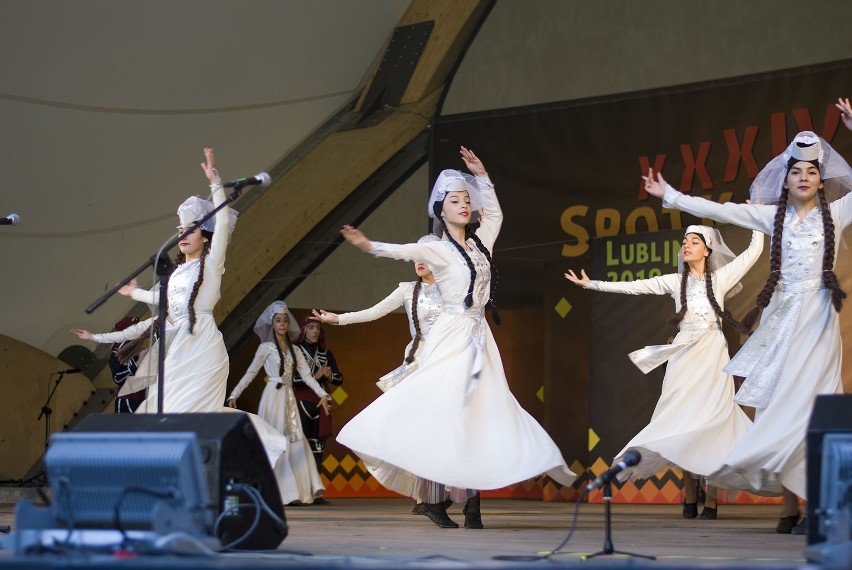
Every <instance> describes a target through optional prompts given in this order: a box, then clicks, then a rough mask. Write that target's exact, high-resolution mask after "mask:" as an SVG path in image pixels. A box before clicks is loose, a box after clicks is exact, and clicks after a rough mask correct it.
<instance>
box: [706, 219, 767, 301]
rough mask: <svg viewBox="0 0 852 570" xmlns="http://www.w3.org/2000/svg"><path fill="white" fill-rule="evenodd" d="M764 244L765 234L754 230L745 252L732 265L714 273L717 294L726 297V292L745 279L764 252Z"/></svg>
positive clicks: (729, 264) (732, 261)
mask: <svg viewBox="0 0 852 570" xmlns="http://www.w3.org/2000/svg"><path fill="white" fill-rule="evenodd" d="M763 242H764V235H763V233H762V232H759V231H757V230H752V232H751V242H749V244H748V247H747V248H746V249H745V251H743V252H742V253H741V254H739V255H738V256H737V257H735V258H734V259H733V260H731V262H730V263H728V264H727V265H725V266H723V267H720V268H719V269H717V270H716V271H715V272H714V273H715V275H716V281H717V283H718V285H717V288H718V291H717V294H721V295H722V296H723V297H724V294H725V293H726V292H728V291H730V290H731V288H732V287H734V286H735V285H736V284H737V283H739V282H740V280H742V278H743V277H745V274H746V273H748V270H749V269H751V268H752V266H753V265H754V264H755V262H757V259H758V258H759V257H760V254H761V253H762V252H763Z"/></svg>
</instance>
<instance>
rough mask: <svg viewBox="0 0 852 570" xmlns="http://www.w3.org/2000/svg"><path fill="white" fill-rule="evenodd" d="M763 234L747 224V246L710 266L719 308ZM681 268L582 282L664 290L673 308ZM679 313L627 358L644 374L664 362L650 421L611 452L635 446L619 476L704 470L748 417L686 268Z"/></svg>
mask: <svg viewBox="0 0 852 570" xmlns="http://www.w3.org/2000/svg"><path fill="white" fill-rule="evenodd" d="M762 250H763V234H762V233H760V232H753V233H752V237H751V243H750V244H749V247H748V248H747V249H746V250H745V251H744V252H743V253H742V254H740V255H739V256H737V257H736V258H735V259H733V260H731V262H730V263H728V264H726V265H724V266H722V267H720V268H719V269H716V270H714V271H713V273H712V279H713V293H714V296H715V297H716V302H717V303H718V304H719V306H720V307H721V308H722V309H724V308H725V304H724V303H725V295H727V293H728V291H730V290H731V289H732V288H734V287H735V286H736V285H737V284H738V283H739V281H740V280H741V279H742V278H743V276H744V275H745V274H746V273H747V272H748V270H749V269H750V268H751V267H752V266H753V265H754V263H755V262H756V261H757V258H758V257H759V256H760V253H761V251H762ZM681 279H682V278H681V275H679V274H677V273H671V274H668V275H662V276H660V277H654V278H651V279H642V280H638V281H632V282H629V283H611V282H606V281H591V282H590V283H589V286H588V287H587V288H588V289H592V290H595V291H605V292H609V293H627V294H630V295H643V294H648V295H671V296H672V297H673V298H674V301H675V312H677V311H680V309H681V303H680V294H681ZM686 307H687V308H686V313H685V314H684V316H683V320H682V321H681V322H680V330H679V332H678V334H677V335H676V336H675V337H674V339H673V341H672V343H671V344H667V345H662V346H647V347H645V348H643V349H640V350H637V351H634V352H632V353H630V359H631V360H632V361H633V363H634V364H636V366H638V367H639V369H640V370H642V372H643V373H645V374H647V373H648V372H650V371H651V370H653V369H654V368H656V367H657V366H659V365H661V364H663V363H664V362H668V364H667V366H666V374H665V377H664V378H663V385H662V391H661V394H660V399H659V400H658V401H657V406H656V407H655V408H654V413H653V415H652V416H651V421H650V422H649V423H648V425H647V426H645V428H644V429H642V431H640V432H639V433H638V434H636V436H635V437H634V438H633V439H631V440H630V442H629V443H628V444H627V445H626V446H624V449H622V450H621V451H620V452H618V454H617V456H616V461H618V460H619V459H621V457H622V456H623V455H624V454H625V453H626V452H627V451H628V450H630V449H636V450H638V451H639V452H640V453H641V454H642V461H641V462H640V463H639V465H637V466H636V467H631V468H628V469H625V470H624V471H622V472H621V474H620V475H619V479H621V480H624V479H627V478H628V477H629V478H631V479H644V478H647V477H651V476H652V475H654V474H655V473H656V472H658V471H659V470H660V469H662V468H664V467H679V468H681V469H685V470H687V471H689V472H690V473H694V474H696V475H709V474H710V473H712V472H713V471H715V470H716V469H718V468H719V466H720V465H722V460H723V459H724V458H725V457H726V456H727V455H728V453H729V452H730V451H731V449H733V447H734V445H736V443H737V442H738V441H739V440H740V439H742V437H744V436H745V434H746V432H747V431H748V430H749V429H750V428H751V420H749V419H748V416H746V415H745V413H744V412H743V411H742V410H741V409H740V407H739V406H738V405H736V404H735V403H734V379H733V377H732V376H731V375H730V374H727V373H725V372H724V371H723V368H724V367H725V366H726V365H727V364H728V362H729V360H730V358H729V356H728V343H727V341H726V340H725V335H724V334H723V333H722V327H721V322H720V319H719V317H718V316H717V315H716V313H715V311H714V310H713V307H712V306H711V305H710V301H709V299H708V298H707V285H706V283H705V282H704V280H703V279H702V280H700V281H699V280H696V279H695V277H693V275H692V274H691V273H690V274H689V277H687V284H686Z"/></svg>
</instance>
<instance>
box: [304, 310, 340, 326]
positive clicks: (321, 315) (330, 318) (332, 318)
mask: <svg viewBox="0 0 852 570" xmlns="http://www.w3.org/2000/svg"><path fill="white" fill-rule="evenodd" d="M311 312H312V313H313V314H314V318H315V319H317V320H318V321H321V322H323V323H328V324H330V325H336V324H338V323H340V317H338V316H337V313H329V312H328V311H323V310H322V309H320V310H319V311H317V310H316V309H313V310H312V311H311Z"/></svg>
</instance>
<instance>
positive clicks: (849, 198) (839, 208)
mask: <svg viewBox="0 0 852 570" xmlns="http://www.w3.org/2000/svg"><path fill="white" fill-rule="evenodd" d="M828 209H829V210H830V211H831V216H832V217H833V218H834V223H835V224H836V225H837V226H838V227H837V228H835V229H836V230H837V234H836V235H837V239H840V237H839V236H840V233H841V232H842V231H843V229H844V228H846V227H847V226H848V225H849V224H852V192H849V193H848V194H846V195H845V196H844V197H843V198H839V199H837V200H835V201H834V202H832V203H831V204H829V205H828Z"/></svg>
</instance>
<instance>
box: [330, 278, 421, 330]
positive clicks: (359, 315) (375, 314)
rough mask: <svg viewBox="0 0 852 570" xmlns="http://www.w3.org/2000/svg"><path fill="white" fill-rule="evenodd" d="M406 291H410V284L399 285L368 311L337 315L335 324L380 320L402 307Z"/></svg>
mask: <svg viewBox="0 0 852 570" xmlns="http://www.w3.org/2000/svg"><path fill="white" fill-rule="evenodd" d="M406 290H411V284H410V283H400V284H399V287H397V288H396V289H394V291H393V293H391V294H390V295H388V296H387V297H385V298H384V299H382V300H381V301H379V302H378V303H377V304H375V305H373V306H372V307H370V308H369V309H364V310H363V311H354V312H351V313H341V314H340V315H338V318H339V319H340V321H339V322H338V323H337V324H338V325H341V326H343V325H352V324H355V323H367V322H370V321H375V320H377V319H380V318H382V317H384V316H385V315H387V314H388V313H390V312H391V311H393V310H395V309H398V308H399V307H401V306H402V305H403V303H405V291H406Z"/></svg>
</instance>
